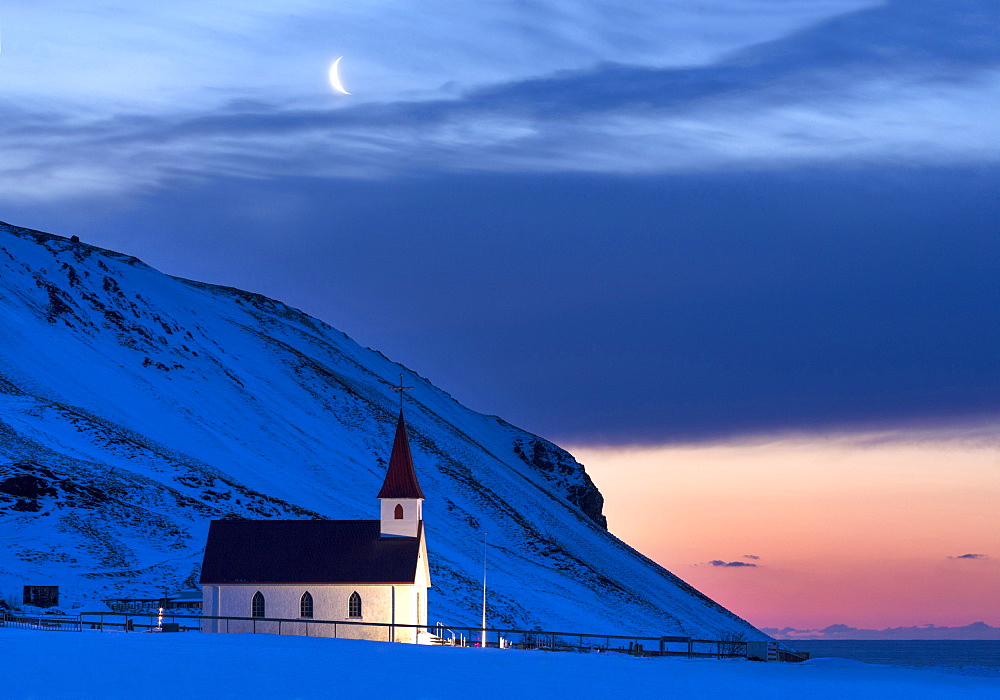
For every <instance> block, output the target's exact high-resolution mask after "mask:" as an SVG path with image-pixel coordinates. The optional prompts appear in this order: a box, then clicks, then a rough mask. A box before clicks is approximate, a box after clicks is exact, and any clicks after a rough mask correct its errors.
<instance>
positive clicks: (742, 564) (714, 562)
mask: <svg viewBox="0 0 1000 700" xmlns="http://www.w3.org/2000/svg"><path fill="white" fill-rule="evenodd" d="M708 563H709V564H711V565H712V566H724V567H731V568H740V567H750V568H757V566H758V565H757V564H751V563H749V562H745V561H722V560H721V559H713V560H712V561H710V562H708Z"/></svg>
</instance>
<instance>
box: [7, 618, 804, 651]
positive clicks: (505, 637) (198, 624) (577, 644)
mask: <svg viewBox="0 0 1000 700" xmlns="http://www.w3.org/2000/svg"><path fill="white" fill-rule="evenodd" d="M0 625H8V626H14V627H21V628H23V629H41V630H72V631H79V630H83V629H87V628H89V629H96V630H100V631H104V630H105V629H111V630H122V631H125V632H135V631H140V630H146V631H155V632H198V631H208V628H209V626H214V627H216V629H217V631H219V632H240V633H250V634H279V635H280V634H291V635H301V636H314V637H327V638H334V639H370V640H383V641H394V640H399V639H400V638H401V637H403V638H406V640H407V641H417V636H418V634H420V633H427V634H428V635H430V639H431V640H432V641H434V642H435V643H440V644H446V645H454V646H477V647H478V646H482V645H483V643H484V642H485V644H486V646H488V647H499V648H512V649H547V650H553V651H575V652H591V653H603V652H610V653H623V654H630V655H633V656H674V657H685V658H713V659H723V658H748V657H750V658H760V656H761V654H760V651H758V650H759V649H760V647H761V646H764V647H765V650H766V656H765V658H763V659H761V660H768V659H770V660H778V661H805V660H806V659H808V658H809V655H808V654H807V653H803V652H793V651H789V650H786V649H779V648H778V645H777V644H776V643H774V642H746V641H742V640H718V639H694V638H691V637H680V636H664V637H641V636H635V635H615V634H585V633H579V632H552V631H544V630H538V629H534V630H518V629H501V628H495V627H489V628H487V629H486V630H485V631H484V630H483V629H482V628H481V627H463V626H458V625H444V624H442V623H440V622H439V623H437V624H435V625H411V624H393V623H387V622H359V621H354V620H313V619H310V618H279V617H236V616H231V615H182V614H169V613H164V614H162V615H160V614H158V613H155V612H149V613H131V612H84V613H80V614H79V615H78V616H77V617H58V616H54V615H42V616H32V617H25V616H15V615H11V614H9V613H8V614H7V615H6V616H0ZM484 636H485V640H484V639H483V638H484ZM751 650H752V651H751Z"/></svg>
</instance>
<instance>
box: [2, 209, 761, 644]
mask: <svg viewBox="0 0 1000 700" xmlns="http://www.w3.org/2000/svg"><path fill="white" fill-rule="evenodd" d="M0 330H2V336H0V593H5V592H10V591H12V590H14V589H15V588H19V586H20V585H22V584H35V585H45V584H50V583H56V584H59V585H60V586H61V587H62V593H63V596H64V599H68V600H69V601H70V602H72V601H73V600H94V599H96V598H101V597H109V596H117V595H129V596H142V597H145V596H149V597H155V596H158V595H160V594H161V593H162V592H163V591H164V590H165V589H170V590H174V589H176V588H178V587H180V586H191V585H193V584H194V582H196V581H197V577H198V567H199V565H200V562H201V554H202V548H203V547H204V543H205V535H206V532H207V528H208V522H209V520H211V519H216V518H224V517H244V518H373V517H377V513H378V510H377V509H378V503H377V501H376V500H375V494H376V492H377V491H378V488H379V485H380V483H381V480H382V478H383V476H384V470H385V462H386V459H387V458H388V453H389V448H390V446H391V442H392V436H393V431H394V428H395V417H396V412H397V410H398V396H397V394H396V393H394V392H393V390H392V386H393V385H394V384H396V383H397V382H398V380H399V375H400V373H401V372H403V373H404V375H405V381H406V383H407V384H408V385H412V386H413V387H414V388H413V389H412V390H411V391H409V392H407V396H406V399H405V406H406V417H407V423H408V427H409V432H410V438H411V442H412V447H413V453H414V461H415V464H416V466H417V470H418V473H419V478H420V480H421V485H422V486H423V489H424V491H425V493H426V494H427V501H426V504H425V509H424V513H425V518H426V528H427V533H428V542H429V547H430V551H431V558H432V564H433V570H432V576H433V582H434V588H433V589H432V591H431V595H430V598H429V604H430V619H431V621H437V620H442V621H445V622H447V623H451V624H455V625H461V624H475V623H476V622H477V620H478V613H477V601H478V596H479V592H478V591H479V589H478V587H479V585H480V575H481V567H482V552H483V545H482V532H483V531H484V530H485V531H487V532H488V533H489V542H490V545H491V546H490V554H489V558H490V571H491V575H490V581H491V585H490V588H491V604H490V622H491V624H493V625H497V626H507V625H516V626H518V627H531V626H534V625H540V626H541V627H543V628H545V629H570V630H582V631H585V632H586V631H592V632H604V633H609V634H615V633H622V634H648V635H660V634H685V635H695V636H707V637H715V636H717V635H719V634H721V633H727V632H729V633H733V632H735V633H743V634H745V635H746V637H747V638H750V639H764V638H766V637H765V635H763V633H761V632H759V631H757V630H755V629H754V628H753V627H751V626H750V625H749V624H748V623H746V622H745V621H743V620H741V619H740V618H738V617H736V616H735V615H733V614H732V613H730V612H729V611H727V610H725V609H724V608H722V607H721V606H719V605H717V604H716V603H714V602H713V601H711V600H709V599H708V598H706V597H705V596H703V595H702V594H700V593H698V592H697V591H695V590H694V589H692V588H691V587H690V586H688V585H687V584H685V583H684V582H682V581H681V580H680V579H678V578H676V577H675V576H674V575H672V574H671V573H669V572H667V571H666V570H664V569H663V568H661V567H660V566H658V565H657V564H655V563H653V562H652V561H650V560H649V559H647V558H645V557H643V556H642V555H641V554H639V553H638V552H636V551H635V550H633V549H631V548H630V547H629V546H628V545H626V544H624V543H623V542H621V541H620V540H618V539H616V538H615V537H614V536H613V535H611V534H610V533H609V532H608V531H607V530H606V527H605V520H604V517H603V516H602V515H601V507H602V503H603V499H602V497H601V494H600V492H599V491H598V490H597V488H596V487H595V486H594V484H593V483H592V482H591V480H590V478H589V477H588V476H587V474H586V473H585V471H584V469H583V467H582V466H581V465H580V464H578V463H577V462H576V461H575V460H574V459H573V457H572V456H571V455H569V454H568V453H566V452H565V451H564V450H562V449H560V448H559V447H557V446H556V445H553V444H552V443H550V442H548V441H546V440H544V439H542V438H539V437H537V436H535V435H531V434H529V433H527V432H525V431H523V430H519V429H517V428H515V427H514V426H512V425H509V424H508V423H506V422H504V421H503V420H501V419H500V418H497V417H496V416H486V415H482V414H479V413H475V412H473V411H471V410H469V409H467V408H464V407H463V406H461V405H459V404H458V403H457V402H456V401H455V400H454V399H452V398H451V397H450V396H449V395H448V394H446V393H445V392H443V391H441V390H440V389H437V388H436V387H434V386H433V385H431V384H430V383H429V382H427V381H426V380H424V379H422V378H420V377H419V376H416V375H414V374H412V373H411V372H409V371H408V370H406V369H405V368H403V367H401V366H399V365H398V364H396V363H394V362H392V361H390V360H388V359H387V358H385V357H384V356H383V355H381V354H380V353H378V352H375V351H372V350H369V349H366V348H363V347H361V346H359V345H358V344H357V343H355V342H354V341H352V340H351V339H350V338H348V337H347V336H346V335H344V334H343V333H341V332H339V331H337V330H335V329H333V328H331V327H330V326H328V325H326V324H324V323H322V322H321V321H318V320H316V319H314V318H311V317H309V316H307V315H305V314H303V313H301V312H299V311H296V310H295V309H292V308H289V307H287V306H285V305H284V304H281V303H280V302H277V301H274V300H271V299H267V298H265V297H262V296H259V295H256V294H251V293H248V292H243V291H240V290H238V289H232V288H228V287H220V286H214V285H210V284H203V283H200V282H192V281H190V280H184V279H179V278H174V277H169V276H167V275H164V274H162V273H160V272H157V271H156V270H154V269H152V268H150V267H149V266H147V265H145V264H144V263H142V262H141V261H139V260H137V259H136V258H133V257H129V256H127V255H123V254H120V253H116V252H112V251H108V250H103V249H100V248H96V247H93V246H90V245H87V244H85V243H81V242H79V241H75V240H69V239H66V238H62V237H59V236H54V235H51V234H47V233H42V232H39V231H32V230H29V229H24V228H18V227H15V226H10V225H7V224H2V223H0Z"/></svg>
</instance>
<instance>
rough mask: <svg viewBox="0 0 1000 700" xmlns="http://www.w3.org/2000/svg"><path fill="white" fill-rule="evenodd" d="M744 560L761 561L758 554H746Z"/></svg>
mask: <svg viewBox="0 0 1000 700" xmlns="http://www.w3.org/2000/svg"><path fill="white" fill-rule="evenodd" d="M743 558H744V559H753V560H755V561H756V560H758V559H760V557H758V556H757V555H756V554H744V555H743Z"/></svg>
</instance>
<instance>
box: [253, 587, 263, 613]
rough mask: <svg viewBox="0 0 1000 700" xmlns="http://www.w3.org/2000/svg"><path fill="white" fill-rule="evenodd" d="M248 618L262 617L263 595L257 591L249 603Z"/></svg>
mask: <svg viewBox="0 0 1000 700" xmlns="http://www.w3.org/2000/svg"><path fill="white" fill-rule="evenodd" d="M250 617H264V595H263V594H262V593H261V592H260V591H257V592H256V593H254V594H253V600H251V601H250Z"/></svg>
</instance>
